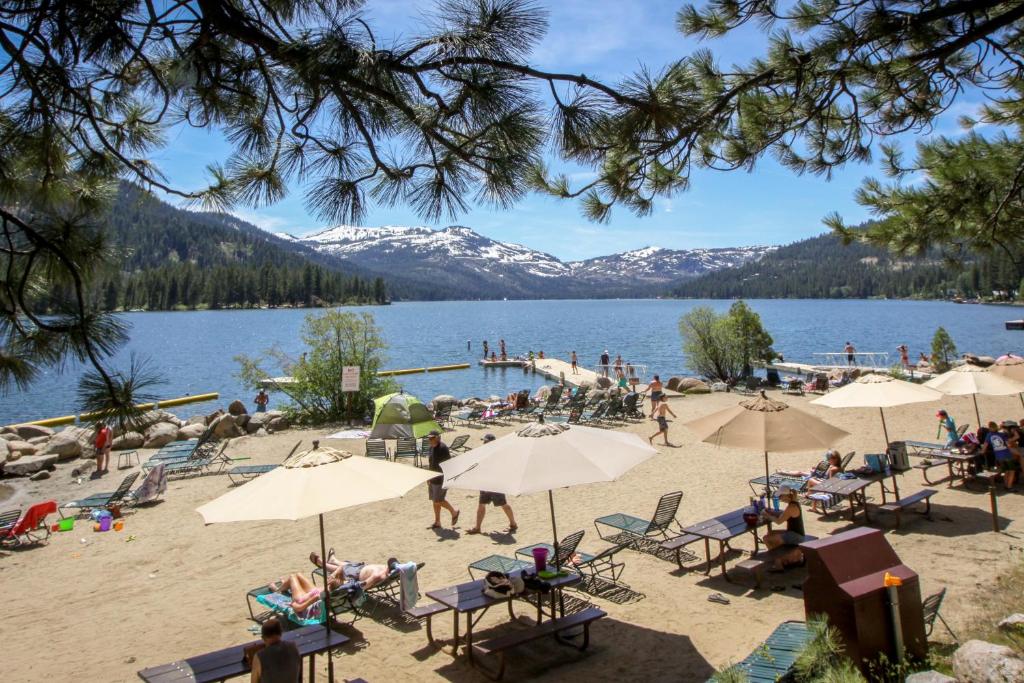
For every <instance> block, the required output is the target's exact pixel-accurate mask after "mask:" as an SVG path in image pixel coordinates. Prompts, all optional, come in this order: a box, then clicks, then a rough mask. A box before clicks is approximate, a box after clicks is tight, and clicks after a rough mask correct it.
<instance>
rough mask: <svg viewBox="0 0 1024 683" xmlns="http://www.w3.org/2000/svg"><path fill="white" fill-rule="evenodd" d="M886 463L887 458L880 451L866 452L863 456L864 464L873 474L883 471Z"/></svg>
mask: <svg viewBox="0 0 1024 683" xmlns="http://www.w3.org/2000/svg"><path fill="white" fill-rule="evenodd" d="M887 463H888V460H887V458H886V457H885V455H883V454H882V453H868V454H867V455H865V456H864V464H865V465H867V466H868V467H870V468H871V471H872V472H874V473H875V474H881V473H882V472H885V466H886V464H887Z"/></svg>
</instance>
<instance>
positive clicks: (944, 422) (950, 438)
mask: <svg viewBox="0 0 1024 683" xmlns="http://www.w3.org/2000/svg"><path fill="white" fill-rule="evenodd" d="M935 417H937V418H939V431H938V434H936V435H935V438H938V437H939V436H941V435H942V430H946V448H952V447H953V446H955V445H956V442H957V440H959V439H960V435H959V434H957V433H956V422H954V421H953V418H952V417H950V416H949V413H947V412H946V411H945V410H940V411H939V412H937V413H935Z"/></svg>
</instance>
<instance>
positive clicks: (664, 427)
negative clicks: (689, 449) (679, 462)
mask: <svg viewBox="0 0 1024 683" xmlns="http://www.w3.org/2000/svg"><path fill="white" fill-rule="evenodd" d="M665 413H668V414H669V415H671V416H672V417H677V415H676V414H675V413H673V412H672V409H671V408H669V407H668V401H660V402H659V403H658V407H657V408H655V409H654V419H655V420H657V421H658V431H657V432H655V433H654V434H653V435H651V436H650V437H649V438H648V439H647V440H648V441H650V442H651V445H654V437H656V436H658V434H661V435H662V437H663V438H664V439H665V445H666V446H671V445H672V444H670V443H669V442H668V418H666V417H665Z"/></svg>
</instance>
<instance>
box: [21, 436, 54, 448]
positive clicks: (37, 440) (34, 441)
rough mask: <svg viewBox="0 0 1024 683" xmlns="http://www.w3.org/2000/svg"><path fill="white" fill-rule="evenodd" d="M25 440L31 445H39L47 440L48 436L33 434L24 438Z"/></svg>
mask: <svg viewBox="0 0 1024 683" xmlns="http://www.w3.org/2000/svg"><path fill="white" fill-rule="evenodd" d="M25 440H26V441H28V442H29V443H30V444H32V445H33V446H41V445H43V444H44V443H46V442H47V441H49V440H50V437H48V436H33V437H32V438H31V439H25Z"/></svg>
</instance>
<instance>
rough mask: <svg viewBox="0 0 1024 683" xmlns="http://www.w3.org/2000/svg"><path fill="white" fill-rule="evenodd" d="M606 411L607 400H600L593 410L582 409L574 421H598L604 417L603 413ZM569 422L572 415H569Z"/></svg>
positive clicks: (571, 420)
mask: <svg viewBox="0 0 1024 683" xmlns="http://www.w3.org/2000/svg"><path fill="white" fill-rule="evenodd" d="M607 411H608V401H601V402H600V403H598V404H597V407H595V408H594V409H593V410H590V411H584V412H582V413H579V414H578V415H577V417H576V420H575V422H579V423H587V422H600V421H601V420H603V419H604V416H605V413H606V412H607ZM569 422H573V419H572V415H571V414H570V415H569Z"/></svg>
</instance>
